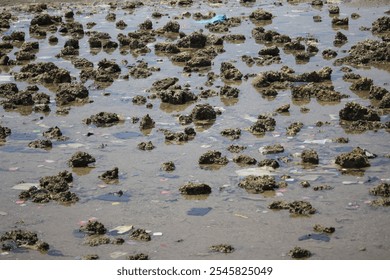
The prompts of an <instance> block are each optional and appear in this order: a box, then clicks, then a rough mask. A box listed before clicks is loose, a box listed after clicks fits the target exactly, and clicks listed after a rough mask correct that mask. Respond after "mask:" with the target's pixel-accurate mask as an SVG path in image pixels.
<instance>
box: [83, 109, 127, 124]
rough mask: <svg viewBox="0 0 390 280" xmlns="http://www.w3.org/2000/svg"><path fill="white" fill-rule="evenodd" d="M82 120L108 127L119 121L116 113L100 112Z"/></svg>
mask: <svg viewBox="0 0 390 280" xmlns="http://www.w3.org/2000/svg"><path fill="white" fill-rule="evenodd" d="M84 122H85V123H86V124H87V125H89V124H94V125H96V126H97V127H109V126H113V125H116V124H118V123H119V122H120V117H119V115H118V114H116V113H108V112H100V113H97V114H95V115H91V116H90V117H89V118H86V119H85V120H84Z"/></svg>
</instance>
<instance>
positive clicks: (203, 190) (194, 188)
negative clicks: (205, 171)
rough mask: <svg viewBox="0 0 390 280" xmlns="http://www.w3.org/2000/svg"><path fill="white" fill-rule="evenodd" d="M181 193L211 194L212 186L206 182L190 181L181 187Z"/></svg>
mask: <svg viewBox="0 0 390 280" xmlns="http://www.w3.org/2000/svg"><path fill="white" fill-rule="evenodd" d="M179 191H180V193H182V194H186V195H199V194H210V193H211V187H210V186H209V185H207V184H204V183H193V182H188V183H186V184H184V185H183V186H181V187H180V188H179Z"/></svg>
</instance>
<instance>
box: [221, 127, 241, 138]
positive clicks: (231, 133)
mask: <svg viewBox="0 0 390 280" xmlns="http://www.w3.org/2000/svg"><path fill="white" fill-rule="evenodd" d="M221 135H222V136H225V137H228V138H230V139H232V140H235V139H239V138H240V136H241V129H239V128H226V129H224V130H222V131H221Z"/></svg>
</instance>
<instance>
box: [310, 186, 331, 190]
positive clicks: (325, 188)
mask: <svg viewBox="0 0 390 280" xmlns="http://www.w3.org/2000/svg"><path fill="white" fill-rule="evenodd" d="M333 189H334V187H332V186H329V185H320V186H315V187H314V188H313V190H314V191H328V190H333Z"/></svg>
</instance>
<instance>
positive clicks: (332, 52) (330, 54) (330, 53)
mask: <svg viewBox="0 0 390 280" xmlns="http://www.w3.org/2000/svg"><path fill="white" fill-rule="evenodd" d="M336 56H337V52H336V51H335V50H332V49H326V50H323V51H322V57H323V58H324V59H332V58H335V57H336Z"/></svg>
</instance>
